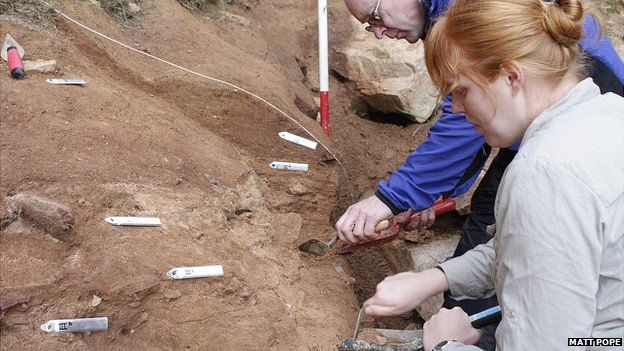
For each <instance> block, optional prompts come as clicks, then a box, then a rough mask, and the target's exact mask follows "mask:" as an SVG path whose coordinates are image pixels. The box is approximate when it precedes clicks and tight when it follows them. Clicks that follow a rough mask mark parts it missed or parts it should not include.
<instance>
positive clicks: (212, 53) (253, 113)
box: [0, 0, 424, 350]
mask: <svg viewBox="0 0 624 351" xmlns="http://www.w3.org/2000/svg"><path fill="white" fill-rule="evenodd" d="M57 4H58V5H59V6H60V8H61V10H62V11H63V12H65V13H66V14H67V15H69V16H70V17H72V18H74V19H76V20H78V21H79V22H81V23H83V24H85V25H87V26H89V27H91V28H94V29H97V31H99V32H101V33H103V34H106V35H107V36H109V37H112V38H115V39H117V40H119V41H121V42H124V43H128V44H129V45H132V46H134V47H137V48H138V49H139V50H142V51H144V52H148V53H150V54H153V55H156V56H158V57H162V58H164V59H166V60H169V61H172V62H175V63H176V64H178V65H180V66H183V67H187V68H189V69H192V70H194V71H197V72H201V73H202V74H205V75H208V76H211V77H216V78H218V79H222V80H225V81H227V82H231V83H233V84H236V85H238V86H240V87H242V88H244V89H246V90H249V91H251V92H254V93H255V94H258V95H260V96H262V97H263V98H265V99H267V100H269V101H271V102H272V103H273V104H275V105H276V106H278V107H279V108H281V109H282V110H284V111H286V112H287V113H288V114H289V115H291V116H292V117H293V118H294V119H295V120H297V121H299V122H300V123H301V124H303V125H304V126H305V127H306V128H308V129H309V130H311V131H312V132H313V133H314V134H315V135H316V136H317V137H319V138H320V139H321V140H322V141H323V143H325V144H326V145H327V146H328V147H329V148H331V150H332V152H335V153H337V154H338V155H339V157H340V158H341V160H342V162H343V164H344V166H345V168H346V171H347V174H348V178H345V177H344V176H343V171H342V169H341V168H340V166H339V164H338V163H337V162H336V161H333V160H332V159H331V157H329V156H328V154H327V153H326V152H323V151H322V149H321V148H320V147H319V148H317V150H316V151H312V150H308V149H304V148H301V147H298V146H296V145H293V144H289V143H286V142H284V141H282V140H281V139H279V137H278V136H277V134H278V132H280V131H290V132H292V133H295V134H298V135H302V136H305V133H304V132H302V130H301V129H299V128H298V127H297V126H296V125H295V124H294V123H292V122H291V121H290V120H288V119H287V118H284V117H283V116H282V115H281V114H280V113H278V112H276V111H275V110H274V109H272V108H270V107H268V106H267V105H266V104H264V103H262V102H260V101H258V100H257V99H254V98H252V97H250V96H249V95H246V94H244V93H242V92H241V91H240V89H233V88H231V87H228V86H224V85H222V84H217V83H214V82H212V81H209V80H206V79H203V78H201V77H197V76H194V75H191V74H188V73H185V72H182V71H180V70H177V69H174V68H171V67H170V66H167V65H165V64H162V63H159V62H157V61H154V60H152V59H149V58H147V57H145V56H141V55H139V54H137V53H135V52H132V51H130V50H128V49H125V48H123V47H120V46H118V45H116V44H114V43H111V42H110V41H107V40H104V39H102V38H101V37H98V36H96V35H94V34H92V33H90V32H87V31H85V30H84V29H82V28H80V27H78V26H77V25H75V24H74V23H71V22H69V21H68V20H66V19H64V18H62V17H60V16H58V15H49V14H48V15H46V16H42V17H43V18H44V20H41V21H39V20H37V21H35V20H33V17H32V16H29V15H24V14H20V13H12V12H7V13H5V14H3V15H2V20H1V21H0V24H1V30H0V32H1V33H2V34H5V33H10V34H11V35H12V36H13V37H14V38H15V39H16V40H17V41H18V42H19V43H20V45H21V46H23V47H24V48H25V49H26V56H25V59H27V60H36V59H44V60H47V59H54V60H56V61H57V70H56V72H54V73H47V74H43V73H37V72H28V73H27V76H26V78H25V79H24V80H20V81H17V80H13V79H11V78H10V77H9V76H8V75H7V74H2V75H0V83H1V86H2V89H1V93H0V94H1V95H0V98H1V99H0V101H1V103H2V106H1V107H0V108H1V111H2V114H1V120H0V122H1V127H2V128H1V131H0V133H1V134H0V135H1V148H2V152H1V154H0V164H1V169H0V170H1V172H0V176H1V180H2V181H1V184H0V192H1V196H2V197H3V198H9V197H11V196H14V195H16V194H28V195H33V196H40V197H44V198H48V199H52V200H54V201H55V202H58V203H60V204H62V205H64V206H67V207H69V208H71V210H72V214H73V217H74V219H75V223H74V227H73V229H71V231H70V232H69V233H68V239H67V240H64V241H61V240H57V239H56V238H55V237H53V236H51V235H49V234H48V233H46V231H45V228H41V227H37V226H33V225H31V223H30V222H28V221H25V220H20V221H14V222H12V223H11V224H9V225H7V226H6V227H4V228H3V229H2V233H1V235H0V245H1V257H0V263H1V271H0V272H1V277H0V299H1V302H2V304H1V305H2V317H1V319H0V336H1V340H2V341H1V348H2V349H3V350H4V349H6V350H11V349H22V350H40V349H44V348H47V349H61V348H62V349H66V350H78V349H93V350H98V349H99V350H109V349H170V350H180V349H189V350H206V349H211V350H333V349H335V345H337V344H338V343H339V342H340V341H341V340H343V339H345V338H347V337H348V336H349V335H350V334H351V333H352V330H353V327H354V323H355V319H356V316H357V311H358V310H359V302H358V296H357V294H356V293H357V291H358V289H357V288H356V287H357V286H358V285H359V284H362V281H356V279H355V278H353V273H352V271H351V269H350V265H349V262H348V261H347V260H346V259H345V258H344V257H341V256H335V255H330V256H327V257H325V258H315V257H310V256H308V255H305V254H302V253H300V252H298V250H297V245H298V244H299V243H301V242H303V241H306V240H308V239H311V238H320V239H327V240H328V239H329V238H330V237H331V235H332V227H331V223H332V214H334V215H333V216H334V218H335V216H336V213H341V212H342V211H344V209H345V208H346V207H347V206H348V205H349V204H350V203H351V202H352V199H354V198H355V199H356V198H358V197H359V195H360V194H361V193H362V192H363V191H365V190H369V189H370V188H373V187H374V186H375V184H376V182H377V180H378V179H379V178H382V177H385V176H387V175H388V171H389V170H391V169H394V168H396V167H397V166H398V165H400V163H401V162H402V160H403V159H404V155H406V154H407V153H409V152H410V151H411V150H412V149H413V148H414V147H415V146H416V145H417V143H418V141H420V140H422V139H423V138H424V136H423V135H422V134H423V133H422V132H421V134H420V135H419V136H418V138H414V137H412V135H411V134H412V132H413V131H414V129H415V127H406V126H399V125H395V124H385V123H377V122H373V121H370V120H366V119H362V118H360V117H358V116H357V115H355V114H354V113H353V112H352V107H351V104H352V103H351V100H352V98H351V97H350V94H351V93H352V92H351V91H350V88H349V87H348V86H347V85H345V84H343V82H341V81H339V80H337V78H335V77H333V76H332V78H331V82H330V86H331V87H332V93H331V94H332V95H331V99H332V100H331V117H332V121H331V122H332V125H331V132H332V136H331V139H330V138H328V137H325V136H324V135H323V133H322V130H321V129H320V128H319V126H318V123H317V122H316V121H315V120H314V119H312V118H310V117H309V116H308V114H310V109H311V110H312V111H313V112H315V110H316V105H315V102H314V99H315V98H316V96H317V94H316V93H315V92H314V91H312V90H311V89H310V88H309V87H307V86H306V85H305V84H304V83H303V82H304V81H305V80H306V77H305V75H304V72H305V71H307V69H306V67H307V66H310V65H316V60H317V54H316V47H315V46H316V23H315V21H316V5H315V4H312V3H300V2H296V1H285V0H273V1H267V2H261V3H252V4H251V5H249V4H246V6H243V5H242V4H239V3H236V2H235V3H233V4H231V5H227V6H226V8H225V10H226V11H228V12H229V13H233V14H236V15H238V16H241V17H234V16H231V17H228V18H229V19H226V20H223V18H222V17H218V16H214V14H212V15H211V14H205V13H203V14H202V13H191V12H189V11H188V10H187V9H186V8H184V7H182V6H181V5H180V4H179V3H177V2H175V1H159V2H154V1H145V2H141V4H140V5H141V8H142V11H141V16H140V17H138V19H139V24H140V27H136V28H133V27H129V26H125V25H124V24H123V23H119V22H118V21H116V20H115V18H114V17H112V16H109V15H108V14H107V13H105V12H104V11H103V10H102V9H101V8H100V7H99V6H97V5H94V4H93V3H90V2H80V3H75V2H71V3H69V2H57ZM63 5H64V6H63ZM332 6H335V7H336V8H335V9H334V8H333V9H332V11H331V13H332V14H333V15H331V16H330V21H331V23H336V22H339V21H340V20H341V16H342V18H344V16H347V13H346V11H345V10H344V7H343V5H342V4H338V5H336V4H334V5H332ZM35 9H36V7H35ZM35 12H36V11H35ZM215 18H218V19H215ZM219 18H220V19H219ZM241 18H244V19H246V21H244V20H241ZM338 27H339V26H336V28H338ZM343 34H344V33H339V32H333V33H332V37H331V40H332V41H336V40H344V39H345V38H343V37H342V35H343ZM2 71H3V72H6V64H4V65H3V67H2ZM48 78H82V79H84V80H86V81H87V84H86V85H85V86H83V87H80V86H58V85H52V84H49V83H46V81H45V80H46V79H48ZM308 80H309V81H315V80H316V78H315V77H308ZM306 109H307V110H306ZM306 113H307V114H306ZM275 160H282V161H291V162H303V163H309V164H310V171H309V172H307V173H296V172H283V171H275V170H272V169H270V168H269V167H268V164H269V163H270V162H272V161H275ZM3 206H4V207H3V208H2V210H3V211H6V210H7V209H6V205H3ZM108 216H155V217H159V218H160V219H161V221H162V222H163V225H162V226H161V227H155V228H128V227H115V226H112V225H110V224H108V223H106V222H105V221H104V218H105V217H108ZM367 260H368V261H364V262H370V261H371V259H367ZM358 262H359V263H362V262H361V261H358ZM209 264H221V265H223V267H224V271H225V275H224V276H223V277H218V278H205V279H196V280H182V281H172V280H169V279H168V278H167V277H166V275H165V273H166V272H167V271H168V270H169V269H171V268H173V267H180V266H197V265H209ZM372 270H374V271H375V272H381V271H382V270H381V269H377V268H374V267H373V268H372ZM388 273H389V272H385V271H384V273H379V274H378V273H375V274H372V275H370V276H369V277H364V278H362V279H361V280H369V279H374V280H375V281H374V282H373V283H372V284H373V286H374V283H376V282H377V281H379V280H381V279H383V277H384V275H385V274H388ZM366 284H369V285H370V284H371V283H366ZM94 296H96V298H94ZM99 298H101V299H102V300H101V302H100V303H99V304H96V303H93V301H97V300H98V299H99ZM360 300H361V299H360ZM94 305H95V306H94ZM97 316H107V317H108V318H109V329H108V331H106V332H95V333H92V334H90V335H78V334H76V335H73V334H69V335H68V334H63V335H48V334H46V333H44V332H42V331H41V330H39V326H40V325H41V324H43V323H44V322H46V321H47V320H51V319H63V318H74V317H97Z"/></svg>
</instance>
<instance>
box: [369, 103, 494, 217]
mask: <svg viewBox="0 0 624 351" xmlns="http://www.w3.org/2000/svg"><path fill="white" fill-rule="evenodd" d="M484 144H485V140H484V138H483V136H482V135H480V134H479V133H477V131H476V130H475V129H474V127H473V126H472V125H471V124H470V123H469V122H468V121H467V120H466V117H465V116H464V115H463V114H453V113H452V112H451V100H450V97H447V98H446V99H445V100H444V102H443V105H442V116H441V117H440V119H439V120H438V121H437V122H436V123H435V124H434V125H433V126H432V127H431V129H430V130H429V137H428V139H427V140H426V141H424V142H423V143H422V144H420V146H419V147H418V148H417V149H416V150H415V151H414V152H412V154H410V155H409V156H408V158H407V160H406V161H405V163H404V164H403V165H402V166H401V167H400V168H399V169H398V170H396V171H395V172H394V173H393V174H392V175H391V176H390V178H389V179H388V180H387V181H381V182H380V183H379V186H378V191H377V196H378V197H380V199H381V200H382V201H384V203H386V204H387V205H388V206H389V207H390V209H391V210H392V212H393V213H395V214H397V213H399V212H402V211H405V210H407V209H408V208H411V209H413V210H416V211H419V210H422V209H425V208H428V207H430V206H431V205H432V204H433V203H434V202H435V200H436V199H438V198H439V197H440V195H441V194H443V193H448V192H453V191H454V192H455V193H454V194H452V195H451V196H455V195H459V194H461V193H463V192H465V191H467V190H468V188H469V187H470V185H471V184H472V183H473V182H474V181H475V179H476V178H477V176H478V174H479V172H478V171H479V170H480V169H481V167H482V166H483V164H482V163H481V164H480V165H478V167H477V169H476V171H475V172H474V173H475V174H474V175H472V176H471V177H470V178H469V179H468V180H467V181H465V182H461V184H460V180H462V177H463V176H464V174H465V173H466V170H467V169H468V168H469V166H470V165H471V164H472V163H473V161H474V160H475V158H476V157H477V156H478V153H479V152H485V151H484ZM482 150H483V151H482ZM485 158H486V157H485ZM485 158H483V161H485Z"/></svg>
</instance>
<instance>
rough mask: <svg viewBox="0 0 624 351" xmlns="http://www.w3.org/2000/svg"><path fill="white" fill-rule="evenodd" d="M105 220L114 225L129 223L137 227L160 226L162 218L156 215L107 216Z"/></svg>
mask: <svg viewBox="0 0 624 351" xmlns="http://www.w3.org/2000/svg"><path fill="white" fill-rule="evenodd" d="M105 220H106V221H107V222H108V223H110V224H112V225H129V226H136V227H158V226H160V218H155V217H106V219H105Z"/></svg>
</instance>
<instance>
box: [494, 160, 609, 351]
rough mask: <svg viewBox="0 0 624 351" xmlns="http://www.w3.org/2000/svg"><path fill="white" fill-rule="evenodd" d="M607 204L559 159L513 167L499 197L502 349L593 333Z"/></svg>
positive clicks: (539, 346)
mask: <svg viewBox="0 0 624 351" xmlns="http://www.w3.org/2000/svg"><path fill="white" fill-rule="evenodd" d="M603 208H604V207H603V206H602V203H600V201H599V200H598V199H597V198H596V197H595V196H594V194H593V193H592V192H591V191H590V190H589V189H588V188H587V186H586V185H585V184H584V183H582V182H581V181H580V180H579V179H578V178H576V177H575V176H574V174H572V173H571V172H570V171H569V170H568V169H567V168H565V167H564V166H562V165H560V164H558V163H557V162H556V161H552V160H547V159H540V158H523V159H520V160H518V159H516V160H515V161H514V162H513V163H512V164H511V165H510V166H509V168H508V169H507V173H506V174H505V177H504V179H503V182H502V183H501V186H500V190H499V195H498V197H497V200H496V218H497V224H496V225H497V228H498V229H497V232H496V241H495V243H494V248H495V250H496V261H497V263H496V278H495V279H496V285H497V287H498V289H497V293H498V299H499V302H500V305H501V308H502V310H503V318H502V321H501V323H500V325H499V327H498V329H497V332H496V336H497V338H496V339H497V349H498V350H502V351H504V350H562V349H568V347H567V345H568V344H567V341H568V338H569V337H578V338H583V337H590V336H591V332H592V328H593V324H594V320H595V313H596V294H597V291H598V284H599V276H600V262H601V254H602V240H603V238H602V231H601V224H600V223H601V221H600V216H601V213H600V212H601V211H602V210H601V209H603Z"/></svg>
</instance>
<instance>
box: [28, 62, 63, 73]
mask: <svg viewBox="0 0 624 351" xmlns="http://www.w3.org/2000/svg"><path fill="white" fill-rule="evenodd" d="M24 70H25V71H26V72H28V71H38V72H41V73H50V72H54V71H55V70H56V60H45V61H44V60H37V61H24Z"/></svg>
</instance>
